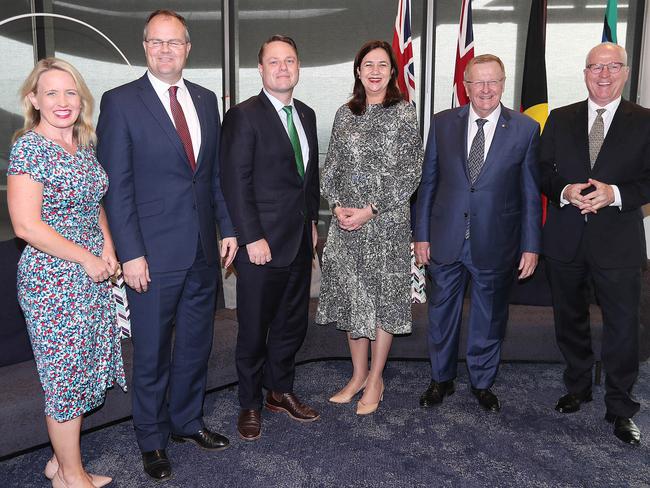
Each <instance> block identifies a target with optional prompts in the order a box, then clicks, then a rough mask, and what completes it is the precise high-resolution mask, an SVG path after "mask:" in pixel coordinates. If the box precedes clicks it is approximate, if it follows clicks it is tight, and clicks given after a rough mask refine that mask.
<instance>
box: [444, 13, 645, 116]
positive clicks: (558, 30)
mask: <svg viewBox="0 0 650 488" xmlns="http://www.w3.org/2000/svg"><path fill="white" fill-rule="evenodd" d="M530 3H531V2H530V1H525V2H521V1H515V0H494V1H487V2H486V1H483V2H477V1H474V2H473V3H472V13H473V25H474V54H475V55H479V54H484V53H492V54H496V55H497V56H499V57H500V58H501V59H502V60H503V63H504V64H505V67H506V76H507V79H506V86H505V92H504V94H503V98H502V100H503V103H504V105H506V106H507V107H509V108H514V109H516V110H518V109H519V106H520V97H521V81H522V76H523V66H524V55H525V49H526V35H527V29H528V19H529V15H530ZM605 3H606V2H604V1H603V2H598V3H596V2H593V1H591V0H590V1H587V0H575V1H572V0H548V11H547V12H548V14H547V27H546V71H547V80H548V81H547V83H548V96H549V109H553V108H557V107H559V106H562V105H567V104H569V103H572V102H576V101H578V100H584V99H585V98H586V97H587V92H586V89H585V86H584V81H583V75H582V70H583V68H584V62H585V56H586V54H587V52H588V51H589V49H591V48H592V47H593V46H595V45H596V44H598V43H599V42H600V39H601V35H602V31H603V18H604V15H605ZM636 3H637V2H635V1H630V2H627V3H625V4H624V3H622V2H619V5H618V28H617V34H618V42H619V44H621V45H622V46H624V47H625V45H626V41H627V26H628V19H629V18H630V15H631V12H630V11H631V7H634V6H635V5H636ZM436 8H437V27H436V48H435V51H436V56H435V89H434V104H433V106H434V112H439V111H441V110H444V109H447V108H450V107H451V93H452V86H453V76H454V65H455V62H456V42H457V38H458V22H459V19H460V2H436ZM628 54H629V55H631V54H632V53H631V52H629V50H628Z"/></svg>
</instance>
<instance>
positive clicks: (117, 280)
mask: <svg viewBox="0 0 650 488" xmlns="http://www.w3.org/2000/svg"><path fill="white" fill-rule="evenodd" d="M111 288H112V291H113V301H114V302H115V312H116V315H117V325H118V326H119V328H120V337H121V338H122V339H125V338H128V337H131V312H130V311H129V300H128V299H127V298H126V283H124V276H123V275H122V268H121V267H119V266H118V268H117V273H115V274H114V275H113V276H111Z"/></svg>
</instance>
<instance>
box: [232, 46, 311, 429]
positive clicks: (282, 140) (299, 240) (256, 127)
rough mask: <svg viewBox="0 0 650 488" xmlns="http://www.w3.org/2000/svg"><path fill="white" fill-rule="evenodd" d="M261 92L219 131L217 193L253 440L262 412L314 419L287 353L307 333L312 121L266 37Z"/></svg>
mask: <svg viewBox="0 0 650 488" xmlns="http://www.w3.org/2000/svg"><path fill="white" fill-rule="evenodd" d="M258 68H259V72H260V75H261V77H262V85H263V87H264V88H263V90H262V91H261V93H260V94H259V95H257V96H254V97H251V98H249V99H248V100H246V101H244V102H242V103H240V104H239V105H236V106H235V107H233V108H231V109H230V110H229V111H228V113H227V114H226V116H225V117H224V123H223V132H222V141H223V144H222V151H221V165H222V179H223V191H224V196H225V198H226V203H227V205H228V209H229V210H230V214H231V215H232V219H233V223H234V226H235V232H236V235H237V237H238V239H239V243H240V245H241V246H243V247H244V249H242V251H241V252H240V253H239V254H238V258H237V259H236V260H235V267H236V268H237V317H238V321H239V333H238V336H237V348H236V362H237V373H238V376H239V403H240V406H241V411H240V414H239V418H238V421H237V429H238V431H239V435H240V436H241V438H242V439H244V440H255V439H257V438H259V437H260V435H261V415H260V407H261V404H262V386H263V385H264V386H266V387H267V388H268V394H267V396H266V401H265V405H266V408H267V409H268V410H271V411H274V412H284V413H286V414H288V415H289V417H291V418H292V419H294V420H298V421H301V422H310V421H313V420H316V419H318V418H319V414H318V412H316V411H315V410H314V409H313V408H311V407H309V406H307V405H305V404H304V403H302V402H300V400H298V398H297V397H296V395H295V394H294V393H293V381H294V372H295V365H294V360H295V355H296V352H297V351H298V349H299V348H300V346H301V345H302V342H303V340H304V338H305V334H306V332H307V318H308V306H309V283H310V277H311V258H312V253H313V251H314V247H315V245H316V240H317V233H316V222H317V220H318V206H319V184H318V141H317V137H316V116H315V114H314V111H313V110H312V109H311V108H309V107H308V106H307V105H305V104H304V103H302V102H300V101H298V100H295V99H294V98H293V88H294V87H295V86H296V83H298V78H299V69H300V62H299V60H298V51H297V49H296V44H295V42H294V41H293V39H291V38H289V37H286V36H280V35H276V36H273V37H271V38H270V39H269V40H267V41H266V42H265V43H264V44H263V45H262V47H261V48H260V52H259V55H258Z"/></svg>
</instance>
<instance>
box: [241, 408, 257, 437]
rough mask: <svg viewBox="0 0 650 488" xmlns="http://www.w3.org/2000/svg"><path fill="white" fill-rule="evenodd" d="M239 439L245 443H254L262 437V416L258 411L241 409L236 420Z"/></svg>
mask: <svg viewBox="0 0 650 488" xmlns="http://www.w3.org/2000/svg"><path fill="white" fill-rule="evenodd" d="M237 431H238V432H239V437H241V438H242V439H244V440H245V441H254V440H256V439H259V438H260V436H261V435H262V416H261V413H260V411H259V410H254V409H252V408H242V409H241V410H240V411H239V418H238V419H237Z"/></svg>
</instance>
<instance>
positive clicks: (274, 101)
mask: <svg viewBox="0 0 650 488" xmlns="http://www.w3.org/2000/svg"><path fill="white" fill-rule="evenodd" d="M262 91H263V92H264V94H265V95H266V96H267V97H268V99H269V100H270V101H271V103H272V104H273V108H275V111H276V112H280V111H282V108H283V107H289V106H291V107H294V105H293V97H292V98H291V101H289V103H288V104H286V105H285V104H284V103H283V102H281V101H280V100H278V99H277V98H275V97H274V96H273V95H271V94H270V93H269V92H268V91H267V90H266V88H262Z"/></svg>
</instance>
